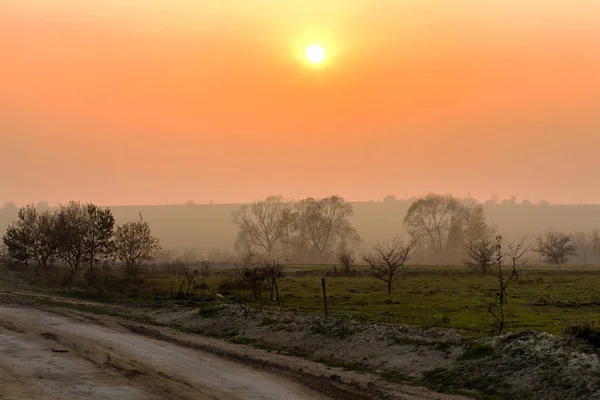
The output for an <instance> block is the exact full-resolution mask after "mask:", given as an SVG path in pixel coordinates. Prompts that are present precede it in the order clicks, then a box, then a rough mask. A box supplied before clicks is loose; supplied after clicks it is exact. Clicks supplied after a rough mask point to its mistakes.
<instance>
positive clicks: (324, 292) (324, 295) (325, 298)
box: [321, 278, 329, 318]
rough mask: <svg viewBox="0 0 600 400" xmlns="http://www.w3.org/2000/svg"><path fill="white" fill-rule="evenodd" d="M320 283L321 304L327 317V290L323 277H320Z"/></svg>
mask: <svg viewBox="0 0 600 400" xmlns="http://www.w3.org/2000/svg"><path fill="white" fill-rule="evenodd" d="M321 285H322V286H323V306H324V310H325V318H329V311H328V310H327V290H325V278H322V279H321Z"/></svg>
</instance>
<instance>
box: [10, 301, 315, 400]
mask: <svg viewBox="0 0 600 400" xmlns="http://www.w3.org/2000/svg"><path fill="white" fill-rule="evenodd" d="M65 351H68V352H65ZM0 354H1V355H2V356H1V357H0V398H1V399H94V400H100V399H107V400H108V399H166V398H168V399H273V400H275V399H277V400H279V399H324V398H325V397H322V396H321V395H319V394H317V393H314V392H311V391H310V390H308V389H306V388H304V387H303V386H301V385H299V384H297V383H294V382H291V381H288V380H286V379H284V378H281V377H279V376H276V375H272V374H269V373H266V372H262V371H259V370H256V369H253V368H250V367H246V366H243V365H241V364H238V363H235V362H232V361H227V360H224V359H221V358H219V357H217V356H214V355H211V354H208V353H204V352H201V351H198V350H194V349H190V348H186V347H182V346H177V345H175V344H171V343H165V342H164V341H160V340H155V339H151V338H148V337H143V336H140V335H135V334H133V333H131V332H128V331H126V330H125V329H122V330H120V329H118V328H117V327H114V326H112V327H108V326H99V325H97V324H94V323H89V322H88V323H85V322H78V321H75V320H73V319H70V318H66V317H63V316H58V315H53V314H51V313H48V312H44V311H40V310H36V309H32V308H21V307H5V306H3V307H0Z"/></svg>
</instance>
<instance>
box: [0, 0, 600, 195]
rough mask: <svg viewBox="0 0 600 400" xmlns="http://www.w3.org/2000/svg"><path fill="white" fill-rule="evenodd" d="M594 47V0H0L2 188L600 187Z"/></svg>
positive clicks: (568, 190)
mask: <svg viewBox="0 0 600 400" xmlns="http://www.w3.org/2000/svg"><path fill="white" fill-rule="evenodd" d="M311 43H319V44H321V45H322V46H323V47H324V48H325V51H326V53H327V58H326V62H325V63H324V64H323V66H322V67H320V68H313V67H311V66H310V65H308V63H307V62H306V61H305V59H304V56H303V53H304V50H305V48H306V47H307V46H308V45H309V44H311ZM598 49H600V2H598V1H597V0H553V1H552V0H503V1H500V0H495V1H492V0H454V1H447V0H419V1H416V0H410V1H409V0H327V1H323V0H303V1H281V0H254V1H253V0H227V1H223V0H202V1H199V0H86V1H82V0H1V1H0V135H1V136H0V171H2V172H1V175H2V178H3V179H2V181H1V184H0V201H6V200H13V201H15V202H17V203H18V204H24V203H26V202H37V201H39V200H46V201H49V202H50V203H53V204H56V203H58V202H66V201H68V200H71V199H75V200H81V201H93V202H96V203H98V204H102V205H104V204H153V203H164V202H165V198H166V196H167V195H168V197H169V202H171V203H182V202H185V201H187V200H195V201H196V202H198V203H206V202H208V201H209V200H213V201H214V202H238V201H247V200H251V199H252V198H255V197H259V196H265V195H268V194H271V193H277V194H284V195H287V196H297V193H298V190H299V191H300V195H301V196H302V197H305V196H315V197H321V196H327V195H331V194H339V195H342V196H344V197H346V198H347V199H350V200H368V199H381V198H382V197H383V196H384V195H386V194H396V195H397V196H399V197H404V194H405V193H406V192H408V194H409V196H417V195H421V194H426V193H427V192H432V191H434V192H449V193H452V194H455V195H457V196H461V197H462V196H466V195H467V193H468V192H470V193H471V194H472V195H473V196H475V197H478V198H481V199H487V198H489V197H490V196H491V194H492V193H498V194H499V195H500V197H501V198H503V197H509V196H511V195H513V194H514V195H516V196H517V197H518V198H519V199H523V198H529V199H530V200H533V199H534V196H535V193H537V194H538V199H547V200H550V201H551V202H562V203H578V202H579V199H580V197H581V198H582V200H583V202H585V203H600V185H598V179H597V177H598V175H599V173H600V157H599V156H598V152H599V150H600V72H599V71H600V51H599V50H598Z"/></svg>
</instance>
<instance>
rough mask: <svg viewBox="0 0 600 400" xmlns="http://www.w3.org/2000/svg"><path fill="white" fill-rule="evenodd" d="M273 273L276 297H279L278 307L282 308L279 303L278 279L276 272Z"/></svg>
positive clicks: (272, 271)
mask: <svg viewBox="0 0 600 400" xmlns="http://www.w3.org/2000/svg"><path fill="white" fill-rule="evenodd" d="M271 273H272V274H273V285H274V286H275V296H276V297H277V306H281V303H280V302H279V288H278V287H277V277H276V276H275V270H274V269H272V270H271Z"/></svg>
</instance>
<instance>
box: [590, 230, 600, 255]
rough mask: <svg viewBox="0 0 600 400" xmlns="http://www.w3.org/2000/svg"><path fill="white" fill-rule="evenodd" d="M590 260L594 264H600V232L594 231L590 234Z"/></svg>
mask: <svg viewBox="0 0 600 400" xmlns="http://www.w3.org/2000/svg"><path fill="white" fill-rule="evenodd" d="M589 245H590V259H591V262H592V263H598V262H600V230H598V229H592V230H591V231H590V233H589Z"/></svg>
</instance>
